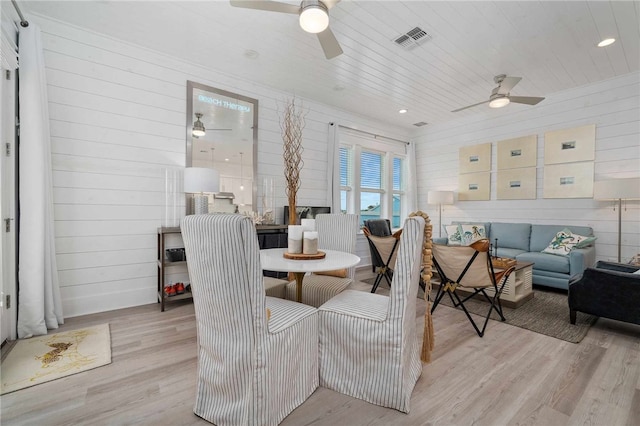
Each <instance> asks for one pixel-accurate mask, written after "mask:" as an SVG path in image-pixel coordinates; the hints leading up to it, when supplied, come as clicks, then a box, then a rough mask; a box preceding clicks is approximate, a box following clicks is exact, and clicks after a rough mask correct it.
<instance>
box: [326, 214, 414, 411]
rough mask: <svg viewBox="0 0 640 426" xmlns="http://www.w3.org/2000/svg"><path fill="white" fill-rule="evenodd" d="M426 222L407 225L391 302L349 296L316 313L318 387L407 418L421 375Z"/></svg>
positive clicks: (352, 292) (357, 294)
mask: <svg viewBox="0 0 640 426" xmlns="http://www.w3.org/2000/svg"><path fill="white" fill-rule="evenodd" d="M424 227H425V221H424V219H423V218H422V217H411V218H408V219H407V220H406V221H405V224H404V228H403V232H402V236H401V237H400V248H399V251H398V256H397V260H396V268H395V271H394V274H393V280H392V282H391V289H390V294H389V296H383V295H380V294H375V293H368V292H363V291H356V290H345V291H344V292H342V293H340V294H338V295H337V296H335V297H334V298H332V299H331V300H329V301H328V302H327V303H325V304H324V305H322V306H320V308H319V309H318V315H319V318H320V347H319V350H320V386H323V387H326V388H329V389H332V390H335V391H337V392H340V393H343V394H346V395H350V396H353V397H355V398H359V399H362V400H365V401H368V402H370V403H372V404H376V405H381V406H383V407H389V408H394V409H396V410H399V411H403V412H406V413H408V412H409V408H410V399H411V393H412V391H413V388H414V386H415V384H416V381H417V380H418V377H420V374H421V373H422V364H421V361H420V349H421V348H420V341H419V336H418V332H417V330H416V300H417V299H416V297H417V294H418V282H419V280H420V270H421V267H422V247H423V240H424Z"/></svg>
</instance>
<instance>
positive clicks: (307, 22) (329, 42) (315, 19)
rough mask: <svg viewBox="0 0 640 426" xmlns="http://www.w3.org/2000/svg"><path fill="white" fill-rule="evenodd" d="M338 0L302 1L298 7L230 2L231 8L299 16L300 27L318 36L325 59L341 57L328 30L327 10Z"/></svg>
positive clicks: (260, 0) (257, 0) (246, 0)
mask: <svg viewBox="0 0 640 426" xmlns="http://www.w3.org/2000/svg"><path fill="white" fill-rule="evenodd" d="M339 1H340V0H303V1H302V2H301V3H300V6H296V5H293V4H288V3H281V2H278V1H269V0H253V1H250V0H230V2H231V6H235V7H243V8H246V9H258V10H266V11H269V12H281V13H291V14H294V15H299V16H300V18H299V19H300V26H301V27H302V29H303V30H305V31H306V32H308V33H312V34H318V40H319V41H320V45H321V46H322V50H324V56H326V58H327V59H332V58H335V57H336V56H339V55H342V48H341V47H340V43H338V40H337V39H336V36H335V35H333V32H332V31H331V28H329V9H331V8H332V7H333V6H335V5H336V4H338V2H339Z"/></svg>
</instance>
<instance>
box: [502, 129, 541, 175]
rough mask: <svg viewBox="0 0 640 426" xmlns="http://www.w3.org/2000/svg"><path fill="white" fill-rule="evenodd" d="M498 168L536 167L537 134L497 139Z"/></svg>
mask: <svg viewBox="0 0 640 426" xmlns="http://www.w3.org/2000/svg"><path fill="white" fill-rule="evenodd" d="M497 146H498V152H497V159H498V170H506V169H515V168H520V167H536V165H537V160H538V136H537V135H529V136H522V137H519V138H513V139H505V140H502V141H498V143H497Z"/></svg>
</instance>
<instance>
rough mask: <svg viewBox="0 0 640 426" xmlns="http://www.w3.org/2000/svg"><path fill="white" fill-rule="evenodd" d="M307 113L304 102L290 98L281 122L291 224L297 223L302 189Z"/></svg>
mask: <svg viewBox="0 0 640 426" xmlns="http://www.w3.org/2000/svg"><path fill="white" fill-rule="evenodd" d="M305 116H306V113H305V112H304V110H303V109H302V104H301V103H300V104H298V105H296V99H295V98H293V99H289V100H287V101H286V103H285V109H284V113H283V117H282V121H281V123H280V129H281V130H282V141H283V142H284V144H283V158H284V177H285V179H286V181H287V188H286V192H287V198H288V200H289V224H290V225H295V224H296V220H297V217H296V216H297V215H296V195H297V194H298V189H300V170H302V166H303V165H304V161H302V130H303V129H304V126H305V120H304V118H305Z"/></svg>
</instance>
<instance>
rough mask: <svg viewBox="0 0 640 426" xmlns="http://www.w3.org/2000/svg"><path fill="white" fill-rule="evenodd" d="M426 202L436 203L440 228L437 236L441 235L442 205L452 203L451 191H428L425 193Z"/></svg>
mask: <svg viewBox="0 0 640 426" xmlns="http://www.w3.org/2000/svg"><path fill="white" fill-rule="evenodd" d="M427 204H437V205H438V225H439V228H440V232H439V233H438V237H442V206H443V205H445V204H453V191H429V192H428V193H427Z"/></svg>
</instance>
